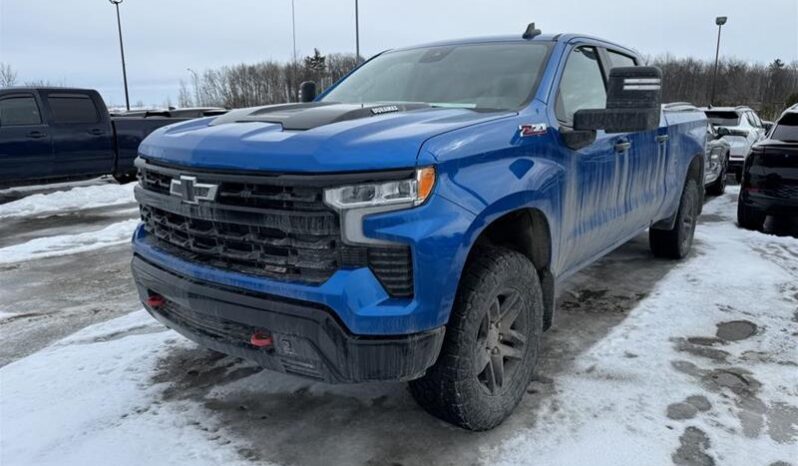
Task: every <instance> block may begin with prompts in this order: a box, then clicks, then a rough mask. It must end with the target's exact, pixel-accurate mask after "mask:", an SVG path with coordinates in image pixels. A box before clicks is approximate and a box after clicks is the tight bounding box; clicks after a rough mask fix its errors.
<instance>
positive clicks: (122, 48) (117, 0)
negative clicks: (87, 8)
mask: <svg viewBox="0 0 798 466" xmlns="http://www.w3.org/2000/svg"><path fill="white" fill-rule="evenodd" d="M108 1H109V2H111V4H112V5H114V6H115V7H116V26H117V28H118V29H119V52H120V53H121V54H122V80H123V81H124V83H125V107H126V108H127V111H128V112H129V111H130V96H129V95H128V92H127V69H125V46H124V45H122V20H121V19H119V4H120V3H122V0H108Z"/></svg>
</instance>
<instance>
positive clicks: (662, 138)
mask: <svg viewBox="0 0 798 466" xmlns="http://www.w3.org/2000/svg"><path fill="white" fill-rule="evenodd" d="M668 139H670V136H668V135H667V134H660V135H659V136H657V142H666V141H667V140H668Z"/></svg>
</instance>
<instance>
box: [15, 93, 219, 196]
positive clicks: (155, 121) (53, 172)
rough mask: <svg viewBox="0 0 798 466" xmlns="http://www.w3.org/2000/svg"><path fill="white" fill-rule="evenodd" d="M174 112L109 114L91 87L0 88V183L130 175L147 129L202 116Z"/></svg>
mask: <svg viewBox="0 0 798 466" xmlns="http://www.w3.org/2000/svg"><path fill="white" fill-rule="evenodd" d="M213 110H215V111H217V112H218V111H219V110H217V109H213ZM221 111H224V110H223V109H222V110H221ZM175 112H177V113H175ZM179 112H180V110H175V111H173V113H166V114H157V115H152V116H146V115H143V117H142V118H132V117H124V118H113V117H111V116H110V115H109V113H108V110H107V109H106V107H105V103H104V102H103V99H102V97H101V96H100V94H99V93H98V92H97V91H95V90H91V89H73V88H62V87H51V88H43V87H42V88H30V87H19V88H7V89H0V187H9V186H20V185H26V184H38V183H50V182H56V181H70V180H80V179H87V178H94V177H97V176H102V175H113V176H114V178H116V180H117V181H119V182H121V183H126V182H130V181H134V180H135V179H136V168H135V167H134V166H133V160H134V159H135V158H136V156H137V154H138V147H139V144H140V143H141V141H142V140H143V139H144V138H145V137H146V136H147V135H148V134H150V133H151V132H152V131H153V130H155V129H157V128H160V127H162V126H165V125H169V124H172V123H177V122H180V121H185V120H188V119H190V118H196V117H199V116H202V115H201V114H198V113H197V112H193V113H189V114H186V113H179Z"/></svg>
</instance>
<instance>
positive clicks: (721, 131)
mask: <svg viewBox="0 0 798 466" xmlns="http://www.w3.org/2000/svg"><path fill="white" fill-rule="evenodd" d="M717 132H718V139H720V138H722V137H724V136H728V135H730V134H731V131H729V128H726V127H725V126H718V127H717Z"/></svg>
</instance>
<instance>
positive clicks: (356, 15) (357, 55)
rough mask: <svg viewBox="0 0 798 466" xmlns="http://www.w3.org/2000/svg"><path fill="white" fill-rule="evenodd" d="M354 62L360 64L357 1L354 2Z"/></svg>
mask: <svg viewBox="0 0 798 466" xmlns="http://www.w3.org/2000/svg"><path fill="white" fill-rule="evenodd" d="M355 61H356V62H357V63H360V18H359V12H358V0H355Z"/></svg>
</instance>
